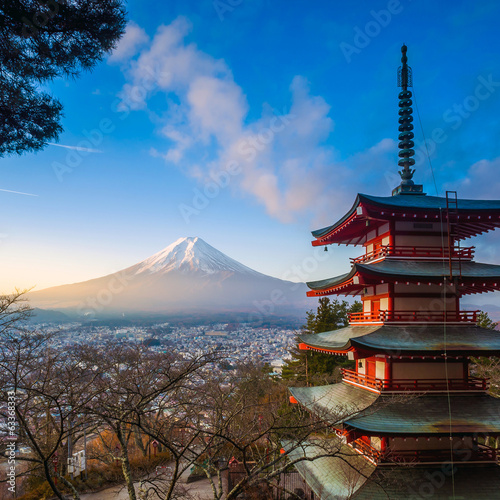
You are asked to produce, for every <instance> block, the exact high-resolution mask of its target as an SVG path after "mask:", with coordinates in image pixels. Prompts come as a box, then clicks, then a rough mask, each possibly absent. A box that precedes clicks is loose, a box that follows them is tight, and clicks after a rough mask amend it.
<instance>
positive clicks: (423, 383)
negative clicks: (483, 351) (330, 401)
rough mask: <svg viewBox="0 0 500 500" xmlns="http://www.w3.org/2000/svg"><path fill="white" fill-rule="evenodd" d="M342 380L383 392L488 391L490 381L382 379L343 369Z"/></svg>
mask: <svg viewBox="0 0 500 500" xmlns="http://www.w3.org/2000/svg"><path fill="white" fill-rule="evenodd" d="M341 372H342V378H343V380H345V381H346V382H352V383H355V384H358V385H362V386H364V387H367V388H370V389H376V390H378V391H380V392H382V391H404V392H406V391H418V392H427V391H448V390H450V391H487V390H488V388H489V380H488V379H485V378H479V377H468V378H466V379H463V378H451V379H448V382H447V381H446V380H445V379H380V378H376V377H372V376H368V375H365V374H363V373H357V372H355V371H353V370H348V369H347V368H342V369H341Z"/></svg>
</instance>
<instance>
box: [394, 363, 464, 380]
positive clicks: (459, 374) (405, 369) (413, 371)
mask: <svg viewBox="0 0 500 500" xmlns="http://www.w3.org/2000/svg"><path fill="white" fill-rule="evenodd" d="M392 377H393V380H401V379H411V380H441V379H443V380H444V379H446V369H445V364H444V361H436V362H432V361H427V362H411V361H409V362H395V363H394V364H393V366H392ZM448 378H449V379H461V380H463V378H464V369H463V364H462V362H461V361H448Z"/></svg>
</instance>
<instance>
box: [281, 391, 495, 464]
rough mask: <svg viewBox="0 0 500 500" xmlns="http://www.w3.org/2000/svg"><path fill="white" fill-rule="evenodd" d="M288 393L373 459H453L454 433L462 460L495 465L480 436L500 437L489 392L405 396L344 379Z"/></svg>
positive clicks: (491, 451)
mask: <svg viewBox="0 0 500 500" xmlns="http://www.w3.org/2000/svg"><path fill="white" fill-rule="evenodd" d="M290 392H291V394H292V402H294V403H299V404H301V405H302V406H304V407H305V408H306V409H307V410H308V411H310V412H311V413H314V414H315V415H316V416H317V417H318V418H320V419H322V420H323V421H324V422H325V423H326V424H328V425H329V426H331V428H332V429H334V430H335V431H336V433H337V435H338V436H339V437H341V439H342V440H343V442H344V443H345V444H347V445H348V446H350V447H352V448H353V449H355V450H357V451H359V452H360V453H361V454H363V455H364V456H366V457H367V459H369V460H370V461H373V462H375V463H378V464H390V463H394V462H408V461H414V460H415V459H419V461H420V462H422V463H430V462H433V463H437V462H439V461H442V460H443V457H444V456H445V455H446V453H448V458H449V453H450V446H449V445H450V436H451V435H452V436H453V438H452V452H453V453H454V454H456V455H457V456H459V455H460V454H461V461H462V462H466V461H467V462H469V463H473V462H474V463H488V462H494V463H496V460H497V456H496V450H495V449H493V448H491V447H489V446H486V445H485V444H482V443H480V442H479V440H478V437H480V438H482V440H483V441H484V438H488V439H489V440H491V439H492V440H495V439H496V438H498V437H499V436H500V399H498V398H494V397H492V396H489V395H487V394H485V393H482V394H481V393H469V394H453V395H450V396H447V395H434V394H433V395H428V394H426V395H420V396H412V397H404V398H403V397H396V396H394V395H393V394H391V395H385V394H375V393H370V392H368V391H366V390H364V389H362V388H360V387H355V386H352V385H350V384H349V383H346V382H340V383H338V384H333V385H328V386H320V387H300V388H293V389H291V391H290ZM450 411H451V414H452V415H453V420H452V421H450V418H449V415H450ZM409 415H411V418H408V416H409ZM465 451H468V453H466V452H465ZM445 459H446V457H445Z"/></svg>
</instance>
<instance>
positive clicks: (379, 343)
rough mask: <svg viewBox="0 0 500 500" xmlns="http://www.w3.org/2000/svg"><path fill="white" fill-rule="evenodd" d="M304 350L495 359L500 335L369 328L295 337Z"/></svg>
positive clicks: (470, 329) (452, 328)
mask: <svg viewBox="0 0 500 500" xmlns="http://www.w3.org/2000/svg"><path fill="white" fill-rule="evenodd" d="M299 339H300V342H301V344H300V345H299V347H300V348H301V349H304V350H314V351H319V352H327V353H330V354H343V355H349V356H350V357H351V358H352V359H359V358H367V357H369V356H372V355H376V354H380V355H384V356H387V359H388V362H390V361H391V359H397V358H402V357H404V358H405V359H408V358H410V357H415V358H416V359H417V358H423V359H428V360H432V359H437V358H439V359H441V358H442V359H444V358H445V357H446V358H459V357H463V356H465V357H468V356H499V355H500V333H499V332H498V331H496V330H489V329H487V328H480V327H478V326H476V325H443V324H441V325H398V326H394V325H370V326H355V325H350V326H348V327H346V328H341V329H339V330H333V331H331V332H325V333H317V334H308V335H302V336H299Z"/></svg>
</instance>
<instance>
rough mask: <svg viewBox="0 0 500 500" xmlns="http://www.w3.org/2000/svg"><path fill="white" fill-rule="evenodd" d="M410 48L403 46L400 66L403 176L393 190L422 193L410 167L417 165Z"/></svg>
mask: <svg viewBox="0 0 500 500" xmlns="http://www.w3.org/2000/svg"><path fill="white" fill-rule="evenodd" d="M407 50H408V48H407V47H406V45H405V44H403V46H402V47H401V62H402V66H400V67H399V68H398V87H401V88H402V89H403V90H402V91H401V92H400V93H399V132H400V133H399V141H400V142H399V145H398V147H399V161H398V165H399V166H400V167H403V169H402V170H401V171H400V172H399V175H400V176H401V185H400V186H398V187H397V188H396V189H394V191H393V193H392V194H393V195H394V194H405V193H408V194H410V193H411V194H422V191H423V187H422V186H420V185H415V184H414V182H413V181H412V177H413V174H414V173H415V170H414V169H411V168H410V167H411V166H412V165H415V160H414V159H413V158H412V157H413V156H414V155H415V151H414V150H413V149H412V148H413V146H414V145H415V144H414V142H413V140H412V139H413V137H414V135H413V132H412V130H413V124H412V122H413V116H412V113H413V109H412V108H411V105H412V100H411V97H412V93H411V91H409V90H408V87H412V86H413V78H412V71H411V68H410V66H408V64H407V62H408V58H407V57H406V51H407Z"/></svg>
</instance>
